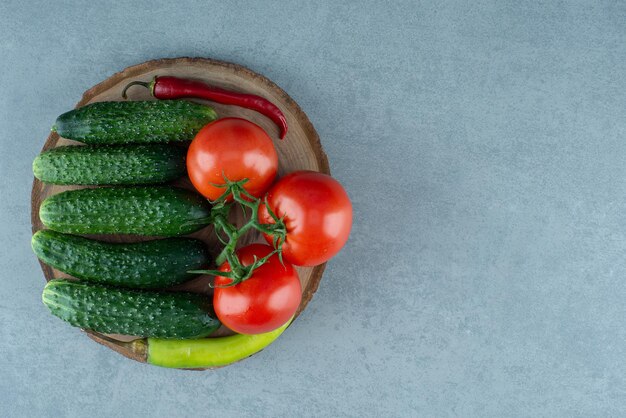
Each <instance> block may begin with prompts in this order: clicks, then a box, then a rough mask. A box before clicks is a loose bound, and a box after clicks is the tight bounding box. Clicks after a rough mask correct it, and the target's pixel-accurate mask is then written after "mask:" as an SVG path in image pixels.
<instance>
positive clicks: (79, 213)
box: [39, 186, 211, 236]
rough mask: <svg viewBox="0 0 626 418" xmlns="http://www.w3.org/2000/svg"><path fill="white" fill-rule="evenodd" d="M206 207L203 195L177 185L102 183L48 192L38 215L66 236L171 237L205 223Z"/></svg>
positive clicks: (195, 228) (191, 230)
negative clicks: (112, 184)
mask: <svg viewBox="0 0 626 418" xmlns="http://www.w3.org/2000/svg"><path fill="white" fill-rule="evenodd" d="M210 210H211V208H210V205H209V203H208V202H207V200H206V199H204V198H202V197H201V196H200V195H198V194H196V193H193V192H191V191H189V190H185V189H180V188H177V187H168V186H158V187H157V186H153V187H106V188H96V189H79V190H68V191H66V192H62V193H59V194H56V195H52V196H50V197H48V198H47V199H46V200H44V201H43V203H42V204H41V207H40V208H39V217H40V218H41V221H42V222H43V224H44V225H45V226H46V227H47V228H49V229H52V230H54V231H57V232H64V233H70V234H133V235H149V236H176V235H185V234H189V233H192V232H194V231H197V230H198V229H200V228H202V227H204V226H206V225H208V223H209V215H210Z"/></svg>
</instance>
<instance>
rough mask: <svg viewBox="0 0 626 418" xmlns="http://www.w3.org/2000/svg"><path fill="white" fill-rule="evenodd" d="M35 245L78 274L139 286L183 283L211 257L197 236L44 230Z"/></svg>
mask: <svg viewBox="0 0 626 418" xmlns="http://www.w3.org/2000/svg"><path fill="white" fill-rule="evenodd" d="M32 247H33V251H34V252H35V254H36V255H37V257H38V258H39V259H40V260H41V261H43V262H44V263H46V264H48V265H49V266H52V267H54V268H55V269H57V270H60V271H62V272H64V273H67V274H70V275H72V276H74V277H76V278H79V279H84V280H87V281H90V282H94V283H102V284H109V285H115V286H123V287H134V288H139V289H151V288H160V287H161V288H162V287H168V286H173V285H176V284H179V283H182V282H184V281H186V280H189V279H191V278H193V277H196V276H197V275H196V274H190V273H187V271H189V270H198V269H201V268H203V267H204V268H206V267H207V265H208V264H209V262H210V257H209V252H208V250H207V248H206V246H205V245H204V243H203V242H202V241H199V240H196V239H191V238H166V239H160V240H152V241H144V242H135V243H109V242H102V241H96V240H91V239H87V238H83V237H80V236H76V235H69V234H62V233H60V232H55V231H51V230H41V231H37V233H35V235H33V239H32Z"/></svg>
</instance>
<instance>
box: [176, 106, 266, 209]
mask: <svg viewBox="0 0 626 418" xmlns="http://www.w3.org/2000/svg"><path fill="white" fill-rule="evenodd" d="M277 170H278V155H277V154H276V149H275V148H274V143H273V142H272V140H271V138H270V137H269V136H268V135H267V133H265V131H264V130H263V129H262V128H261V127H260V126H258V125H255V124H254V123H252V122H250V121H247V120H245V119H238V118H224V119H218V120H217V121H215V122H212V123H209V124H208V125H206V126H205V127H204V128H202V129H201V130H200V132H198V134H197V135H196V137H195V138H194V140H193V141H192V142H191V145H190V146H189V151H187V172H188V173H189V178H190V179H191V182H192V183H193V185H194V187H195V188H196V189H197V190H198V191H199V192H200V193H201V194H202V195H203V196H205V197H206V198H207V199H209V200H215V199H217V198H218V197H220V196H221V195H222V194H223V193H224V189H223V188H220V187H217V186H214V184H224V176H226V178H228V179H229V180H231V181H238V180H243V179H244V178H247V179H248V182H247V183H246V184H245V185H244V188H245V189H246V190H247V191H248V192H249V193H250V194H252V195H253V196H256V197H259V196H261V195H263V193H264V192H265V191H266V190H267V188H268V187H269V186H270V185H271V184H272V182H273V181H274V178H275V177H276V172H277Z"/></svg>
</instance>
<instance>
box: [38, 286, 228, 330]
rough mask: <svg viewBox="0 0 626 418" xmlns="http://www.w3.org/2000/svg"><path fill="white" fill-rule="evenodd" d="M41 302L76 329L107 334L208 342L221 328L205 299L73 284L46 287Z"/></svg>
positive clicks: (175, 294)
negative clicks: (203, 338) (209, 337)
mask: <svg viewBox="0 0 626 418" xmlns="http://www.w3.org/2000/svg"><path fill="white" fill-rule="evenodd" d="M42 299H43V302H44V304H45V305H46V306H47V307H48V309H50V312H52V314H53V315H55V316H57V317H59V318H61V319H63V320H64V321H67V322H69V323H70V324H71V325H73V326H75V327H80V328H86V329H90V330H93V331H97V332H103V333H106V334H124V335H134V336H139V337H157V338H177V339H182V338H200V337H206V336H207V335H209V334H210V333H212V332H213V331H215V330H216V329H217V328H219V326H220V322H219V321H218V320H217V319H215V315H214V314H213V313H212V308H211V305H210V298H209V297H208V296H206V295H199V294H193V293H168V292H154V291H148V290H132V289H118V288H115V287H109V286H103V285H98V284H91V283H81V282H75V281H70V280H63V279H62V280H52V281H50V282H48V284H46V287H45V288H44V290H43V295H42Z"/></svg>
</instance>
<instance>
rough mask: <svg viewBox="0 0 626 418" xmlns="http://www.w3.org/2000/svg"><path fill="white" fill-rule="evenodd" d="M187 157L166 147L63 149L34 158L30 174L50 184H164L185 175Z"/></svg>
mask: <svg viewBox="0 0 626 418" xmlns="http://www.w3.org/2000/svg"><path fill="white" fill-rule="evenodd" d="M186 154H187V150H186V149H184V148H182V147H178V146H174V145H167V144H150V145H85V146H64V147H57V148H53V149H51V150H49V151H46V152H43V153H41V154H40V155H39V156H37V158H35V161H34V162H33V173H34V174H35V177H37V178H38V179H39V180H41V181H43V182H45V183H52V184H83V185H102V184H106V185H116V184H149V183H163V182H166V181H170V180H174V179H176V178H178V177H181V176H182V175H184V174H185V171H186V170H185V155H186Z"/></svg>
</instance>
